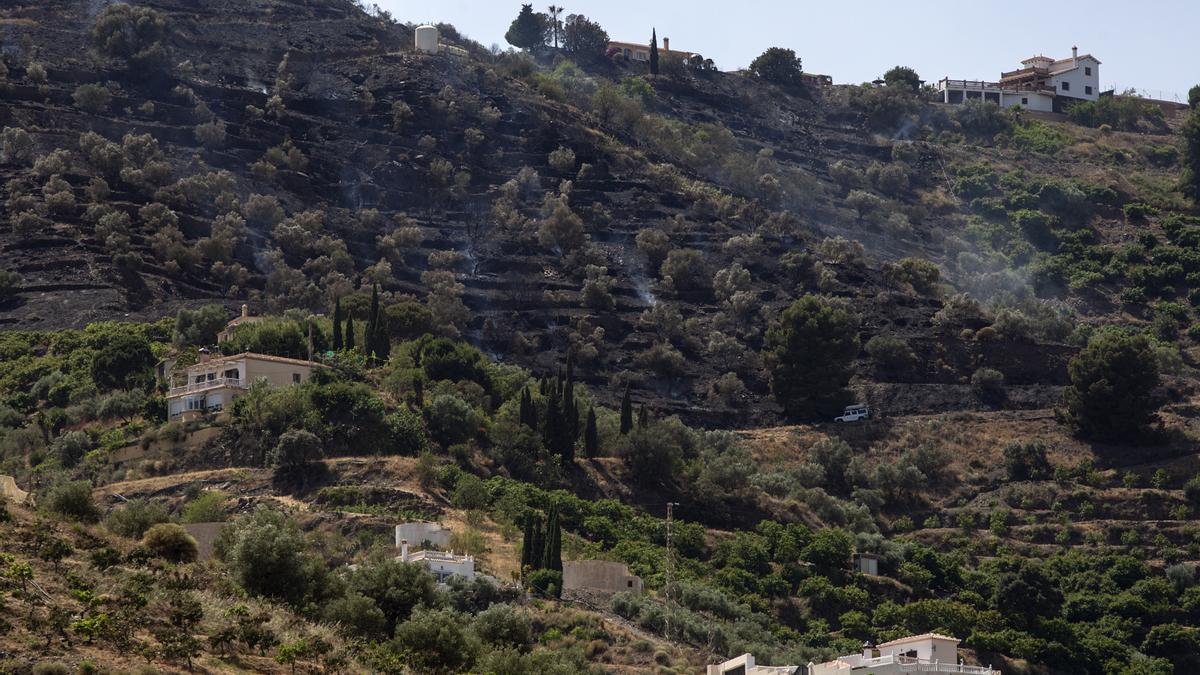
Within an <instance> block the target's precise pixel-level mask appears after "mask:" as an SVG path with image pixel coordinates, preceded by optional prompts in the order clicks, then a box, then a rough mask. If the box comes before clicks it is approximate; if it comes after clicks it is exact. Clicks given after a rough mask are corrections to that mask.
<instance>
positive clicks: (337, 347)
mask: <svg viewBox="0 0 1200 675" xmlns="http://www.w3.org/2000/svg"><path fill="white" fill-rule="evenodd" d="M333 351H335V352H340V351H342V299H341V298H338V299H337V300H336V301H335V302H334V304H333Z"/></svg>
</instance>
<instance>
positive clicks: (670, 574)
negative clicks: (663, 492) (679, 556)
mask: <svg viewBox="0 0 1200 675" xmlns="http://www.w3.org/2000/svg"><path fill="white" fill-rule="evenodd" d="M676 506H679V503H678V502H667V565H666V578H667V582H666V592H667V620H666V626H665V628H666V634H667V639H668V640H670V639H671V616H672V615H673V614H674V609H675V605H674V603H673V601H672V597H671V586H672V585H673V581H674V577H675V545H674V541H672V539H671V523H672V521H673V520H674V518H673V516H674V510H673V509H674V508H675V507H676Z"/></svg>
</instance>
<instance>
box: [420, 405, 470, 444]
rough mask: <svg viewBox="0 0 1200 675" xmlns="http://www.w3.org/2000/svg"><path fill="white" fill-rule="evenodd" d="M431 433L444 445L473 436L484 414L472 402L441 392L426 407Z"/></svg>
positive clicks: (459, 441) (460, 441) (426, 416)
mask: <svg viewBox="0 0 1200 675" xmlns="http://www.w3.org/2000/svg"><path fill="white" fill-rule="evenodd" d="M425 418H426V419H427V420H428V421H429V433H430V434H431V435H432V436H433V438H434V440H436V441H437V442H439V443H441V444H442V445H443V446H444V447H449V446H451V445H454V444H457V443H462V442H464V441H466V440H468V439H470V438H473V437H474V436H475V434H476V432H478V430H479V427H480V425H482V424H483V416H482V415H481V414H480V413H479V411H478V410H476V409H475V408H474V407H473V406H472V405H471V404H470V403H467V402H466V401H464V400H462V399H461V398H459V397H457V396H454V395H452V394H440V395H438V396H437V397H435V398H434V399H433V400H432V401H430V403H429V405H427V406H426V407H425Z"/></svg>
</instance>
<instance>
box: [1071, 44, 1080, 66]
mask: <svg viewBox="0 0 1200 675" xmlns="http://www.w3.org/2000/svg"><path fill="white" fill-rule="evenodd" d="M1077 65H1079V47H1071V67H1072V68H1074V67H1075V66H1077Z"/></svg>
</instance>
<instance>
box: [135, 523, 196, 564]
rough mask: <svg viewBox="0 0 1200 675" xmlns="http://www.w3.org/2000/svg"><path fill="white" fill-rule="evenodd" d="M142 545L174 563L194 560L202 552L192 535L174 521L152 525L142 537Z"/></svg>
mask: <svg viewBox="0 0 1200 675" xmlns="http://www.w3.org/2000/svg"><path fill="white" fill-rule="evenodd" d="M142 546H145V547H146V548H147V549H149V550H150V551H153V552H154V554H155V555H157V556H158V557H160V558H163V559H165V560H169V561H171V562H174V563H185V562H192V561H194V560H195V559H196V555H197V554H199V552H200V548H199V546H198V545H197V544H196V540H195V539H194V538H193V537H192V535H190V534H188V533H187V530H185V529H183V528H182V527H180V526H179V525H176V524H174V523H159V524H158V525H155V526H153V527H151V528H150V529H149V530H147V531H146V535H145V536H144V537H142Z"/></svg>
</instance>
